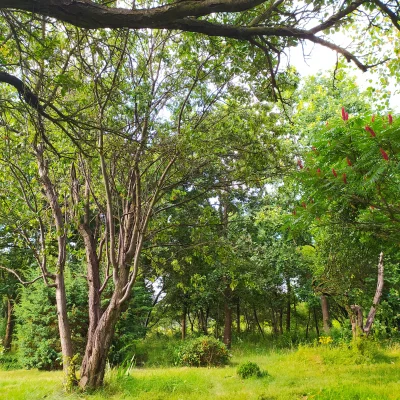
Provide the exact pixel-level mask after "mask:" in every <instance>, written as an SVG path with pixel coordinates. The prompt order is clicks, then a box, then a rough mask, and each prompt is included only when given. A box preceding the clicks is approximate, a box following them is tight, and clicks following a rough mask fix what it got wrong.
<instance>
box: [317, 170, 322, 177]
mask: <svg viewBox="0 0 400 400" xmlns="http://www.w3.org/2000/svg"><path fill="white" fill-rule="evenodd" d="M317 175H318V176H319V175H321V168H318V169H317Z"/></svg>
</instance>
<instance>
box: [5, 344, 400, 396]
mask: <svg viewBox="0 0 400 400" xmlns="http://www.w3.org/2000/svg"><path fill="white" fill-rule="evenodd" d="M363 346H364V347H363ZM232 353H233V356H232V363H231V365H229V366H227V367H225V368H178V367H165V366H164V367H158V368H156V367H146V366H145V367H141V368H133V369H132V370H131V371H130V372H129V373H128V374H127V369H126V368H125V369H109V370H108V371H107V374H106V383H107V384H106V386H105V388H103V389H102V390H100V391H97V392H96V393H94V394H91V395H86V394H79V393H74V394H72V395H68V396H66V395H64V394H63V393H62V388H61V380H62V374H61V373H60V372H37V371H0V399H7V400H22V399H23V400H31V399H32V400H36V399H43V398H45V399H47V400H58V399H63V398H67V399H71V400H76V399H88V400H89V399H90V400H100V399H108V400H122V399H137V400H144V399H146V400H161V399H162V400H164V399H165V400H200V399H201V400H208V399H217V400H225V399H226V400H228V399H229V400H252V399H254V400H293V399H303V400H308V399H317V400H328V399H332V400H347V399H348V400H350V399H351V400H354V399H360V400H361V399H362V400H378V399H379V400H396V399H399V400H400V390H399V388H400V347H398V346H391V347H388V348H381V347H379V346H377V345H376V344H375V343H372V344H370V343H368V344H366V345H364V344H363V345H361V344H360V345H357V344H356V345H354V346H349V345H345V344H343V345H340V346H336V347H334V346H329V345H328V346H321V345H316V344H315V345H309V346H305V345H303V346H300V347H299V349H295V348H292V349H286V350H284V349H278V350H277V349H273V348H271V346H268V345H265V346H263V345H258V346H256V345H250V344H248V343H247V344H246V343H241V344H240V346H239V345H238V346H236V347H235V348H234V349H233V351H232ZM151 357H153V355H152V356H151ZM161 357H162V358H163V357H164V356H162V355H161ZM245 361H252V362H255V363H257V364H258V365H259V366H260V367H261V369H263V370H266V371H268V374H269V375H268V376H263V377H261V378H250V379H245V380H244V379H240V378H239V377H238V376H237V373H236V369H237V365H238V364H239V363H242V362H245Z"/></svg>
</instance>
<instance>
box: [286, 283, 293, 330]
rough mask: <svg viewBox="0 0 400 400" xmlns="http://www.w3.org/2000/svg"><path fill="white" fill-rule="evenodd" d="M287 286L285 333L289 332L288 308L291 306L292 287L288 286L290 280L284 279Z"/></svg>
mask: <svg viewBox="0 0 400 400" xmlns="http://www.w3.org/2000/svg"><path fill="white" fill-rule="evenodd" d="M286 286H287V306H286V332H290V312H291V309H290V306H291V297H292V296H291V294H292V287H291V286H290V279H286Z"/></svg>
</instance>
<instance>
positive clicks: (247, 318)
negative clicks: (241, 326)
mask: <svg viewBox="0 0 400 400" xmlns="http://www.w3.org/2000/svg"><path fill="white" fill-rule="evenodd" d="M244 319H245V320H246V331H247V332H249V331H250V322H249V316H248V315H247V310H246V309H244Z"/></svg>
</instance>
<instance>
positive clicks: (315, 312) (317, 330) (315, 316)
mask: <svg viewBox="0 0 400 400" xmlns="http://www.w3.org/2000/svg"><path fill="white" fill-rule="evenodd" d="M313 313H314V322H315V331H316V332H317V336H318V337H319V327H318V318H317V311H316V310H315V307H313Z"/></svg>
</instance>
